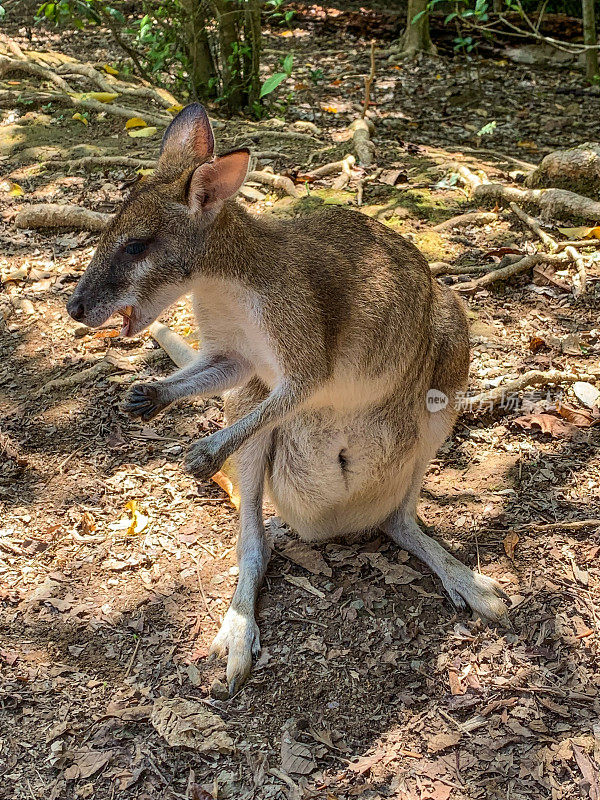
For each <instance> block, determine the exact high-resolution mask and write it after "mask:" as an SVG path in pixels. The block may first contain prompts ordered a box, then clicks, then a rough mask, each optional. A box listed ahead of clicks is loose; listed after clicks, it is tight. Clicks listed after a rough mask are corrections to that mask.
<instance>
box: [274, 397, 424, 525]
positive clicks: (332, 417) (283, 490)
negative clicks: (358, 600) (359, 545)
mask: <svg viewBox="0 0 600 800" xmlns="http://www.w3.org/2000/svg"><path fill="white" fill-rule="evenodd" d="M419 433H420V432H419V431H417V430H413V431H412V432H411V431H407V430H406V429H404V430H403V429H402V422H401V420H400V419H399V418H398V416H397V415H395V414H393V413H392V414H389V415H387V416H386V415H385V414H382V410H381V409H377V410H375V409H366V410H364V409H363V410H362V411H360V412H358V411H357V412H354V413H345V414H341V413H336V412H334V411H333V410H331V409H325V410H315V411H306V412H302V413H300V414H298V415H297V416H295V417H293V418H292V419H290V420H288V421H286V422H285V423H283V424H282V425H281V426H280V427H279V428H278V429H277V431H276V433H275V434H274V436H275V439H274V447H273V455H272V459H271V464H270V469H269V470H268V475H267V487H268V491H269V494H270V497H271V499H272V501H273V503H274V505H275V507H276V508H277V511H278V513H279V514H280V516H281V517H282V518H283V519H284V520H285V521H286V522H287V523H288V524H289V525H290V526H291V527H292V528H293V529H294V531H295V532H296V533H297V534H298V535H299V536H300V537H301V538H303V539H309V540H318V539H321V540H323V539H330V538H332V537H335V536H342V535H345V534H350V533H357V532H360V531H364V530H368V529H370V528H374V527H376V526H377V525H378V524H380V523H381V522H382V521H383V520H384V519H385V518H386V517H387V516H389V514H390V513H391V512H392V511H393V510H394V509H395V508H397V507H398V505H399V504H400V503H401V502H402V499H403V497H404V496H405V494H406V492H407V491H408V490H409V489H410V486H411V483H412V477H413V472H414V465H415V461H416V459H417V458H418V452H419Z"/></svg>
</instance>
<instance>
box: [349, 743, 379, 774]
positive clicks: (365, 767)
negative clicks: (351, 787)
mask: <svg viewBox="0 0 600 800" xmlns="http://www.w3.org/2000/svg"><path fill="white" fill-rule="evenodd" d="M385 755H386V751H385V750H383V749H381V750H376V751H375V752H374V753H372V755H370V756H361V757H360V758H359V759H358V760H357V761H352V762H351V763H350V764H348V769H349V770H350V771H351V772H356V773H358V774H359V775H364V774H365V773H366V772H370V771H371V769H372V768H373V767H374V766H375V764H378V763H379V762H380V761H381V760H382V759H383V758H384V757H385Z"/></svg>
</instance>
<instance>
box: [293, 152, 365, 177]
mask: <svg viewBox="0 0 600 800" xmlns="http://www.w3.org/2000/svg"><path fill="white" fill-rule="evenodd" d="M355 164H356V159H355V158H354V156H353V155H352V154H350V155H347V156H346V157H345V158H343V159H342V160H341V161H330V162H329V163H328V164H323V166H322V167H317V168H316V169H311V170H310V172H301V173H300V174H299V175H298V178H299V180H302V181H317V180H319V179H320V178H326V177H327V176H328V175H337V174H339V173H340V172H343V171H344V169H345V168H346V167H348V168H350V169H351V168H352V167H353V166H354V165H355Z"/></svg>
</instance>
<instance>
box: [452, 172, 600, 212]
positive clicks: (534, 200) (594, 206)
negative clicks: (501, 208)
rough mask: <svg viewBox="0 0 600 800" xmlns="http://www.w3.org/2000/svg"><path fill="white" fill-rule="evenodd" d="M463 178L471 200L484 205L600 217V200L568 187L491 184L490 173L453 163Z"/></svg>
mask: <svg viewBox="0 0 600 800" xmlns="http://www.w3.org/2000/svg"><path fill="white" fill-rule="evenodd" d="M452 169H453V171H454V172H458V174H459V175H460V177H461V179H462V180H463V181H464V183H466V184H467V186H469V187H470V189H471V192H472V194H471V199H472V200H473V201H474V202H476V203H479V204H480V205H494V206H495V205H510V203H518V204H520V205H525V206H530V207H533V208H537V209H538V210H539V211H540V212H541V214H542V216H545V217H555V218H558V219H572V218H573V217H576V218H578V219H585V220H591V221H593V222H594V221H596V220H598V219H600V202H598V201H596V200H592V199H591V198H589V197H584V196H583V195H581V194H575V192H569V191H567V190H566V189H516V188H514V187H512V186H503V185H502V184H501V183H490V182H489V181H488V179H487V176H485V175H483V177H482V176H481V175H476V174H475V173H474V172H472V171H471V170H470V169H469V168H468V167H465V166H464V164H453V165H452Z"/></svg>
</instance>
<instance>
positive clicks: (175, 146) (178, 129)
mask: <svg viewBox="0 0 600 800" xmlns="http://www.w3.org/2000/svg"><path fill="white" fill-rule="evenodd" d="M214 151H215V137H214V136H213V132H212V128H211V127H210V122H209V120H208V114H207V113H206V110H205V108H204V106H203V105H201V104H200V103H191V104H190V105H189V106H186V107H185V108H184V109H183V110H182V111H180V112H179V114H177V116H176V117H175V119H174V120H172V122H171V123H170V125H169V127H168V128H167V130H166V131H165V135H164V136H163V140H162V144H161V146H160V159H161V160H163V159H171V158H176V159H177V160H181V159H182V157H184V158H185V159H186V160H188V159H189V162H190V163H194V162H196V163H198V162H199V161H200V162H203V161H207V160H208V159H210V158H212V157H213V154H214Z"/></svg>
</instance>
